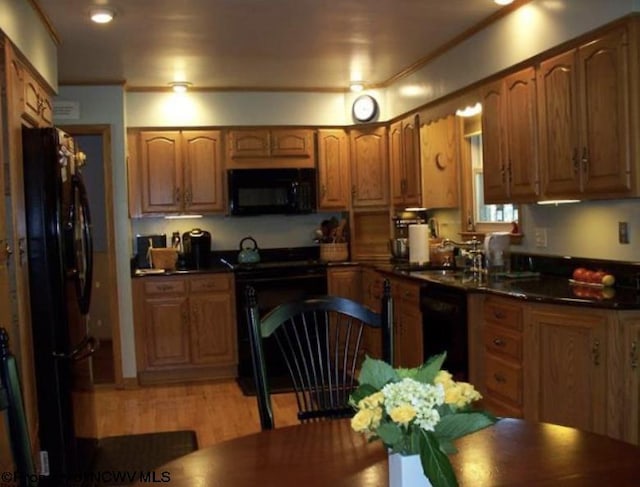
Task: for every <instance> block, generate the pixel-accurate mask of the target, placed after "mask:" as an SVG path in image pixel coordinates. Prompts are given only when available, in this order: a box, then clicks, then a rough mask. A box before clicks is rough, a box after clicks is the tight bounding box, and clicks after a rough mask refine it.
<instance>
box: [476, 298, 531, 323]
mask: <svg viewBox="0 0 640 487" xmlns="http://www.w3.org/2000/svg"><path fill="white" fill-rule="evenodd" d="M484 319H485V321H489V322H492V323H499V324H500V325H501V326H507V327H510V328H515V329H517V330H522V308H521V307H520V306H518V305H516V304H511V303H507V302H505V301H502V300H498V299H490V298H489V299H487V300H486V301H485V302H484Z"/></svg>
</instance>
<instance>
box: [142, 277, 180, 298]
mask: <svg viewBox="0 0 640 487" xmlns="http://www.w3.org/2000/svg"><path fill="white" fill-rule="evenodd" d="M186 291H187V286H186V283H185V280H184V279H171V280H168V279H163V280H159V279H155V278H153V277H151V278H149V279H146V280H145V283H144V292H145V294H147V295H150V294H178V293H179V294H184V293H185V292H186Z"/></svg>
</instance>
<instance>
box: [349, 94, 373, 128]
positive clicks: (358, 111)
mask: <svg viewBox="0 0 640 487" xmlns="http://www.w3.org/2000/svg"><path fill="white" fill-rule="evenodd" d="M377 114H378V102H377V101H376V99H375V98H374V97H372V96H371V95H361V96H359V97H358V98H356V99H355V101H354V102H353V118H354V119H355V120H357V121H358V122H370V121H371V120H373V119H374V118H375V116H376V115H377Z"/></svg>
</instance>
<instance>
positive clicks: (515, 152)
mask: <svg viewBox="0 0 640 487" xmlns="http://www.w3.org/2000/svg"><path fill="white" fill-rule="evenodd" d="M535 81H536V77H535V70H534V68H533V67H531V68H526V69H523V70H522V71H518V72H517V73H514V74H512V75H510V76H507V78H506V79H505V94H506V100H507V103H506V112H505V116H506V117H505V119H504V122H505V124H506V133H507V139H506V142H507V154H506V155H507V158H508V163H507V181H508V184H509V194H510V196H511V198H510V199H511V201H516V202H517V201H523V202H528V201H534V200H535V199H536V196H537V195H538V149H537V147H538V138H537V134H536V131H537V129H538V122H537V117H536V103H535V100H536V85H535ZM483 143H484V142H483ZM485 175H486V173H485Z"/></svg>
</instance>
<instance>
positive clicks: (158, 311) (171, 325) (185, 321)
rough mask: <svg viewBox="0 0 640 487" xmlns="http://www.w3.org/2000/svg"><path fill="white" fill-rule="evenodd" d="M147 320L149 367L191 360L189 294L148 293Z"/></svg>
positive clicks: (183, 363) (146, 303)
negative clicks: (156, 295) (161, 294)
mask: <svg viewBox="0 0 640 487" xmlns="http://www.w3.org/2000/svg"><path fill="white" fill-rule="evenodd" d="M144 320H145V323H144V346H145V351H146V365H147V367H148V368H156V367H167V366H175V365H187V364H188V363H189V361H190V354H189V307H188V300H187V297H186V296H173V297H167V296H163V297H146V298H145V300H144Z"/></svg>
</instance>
